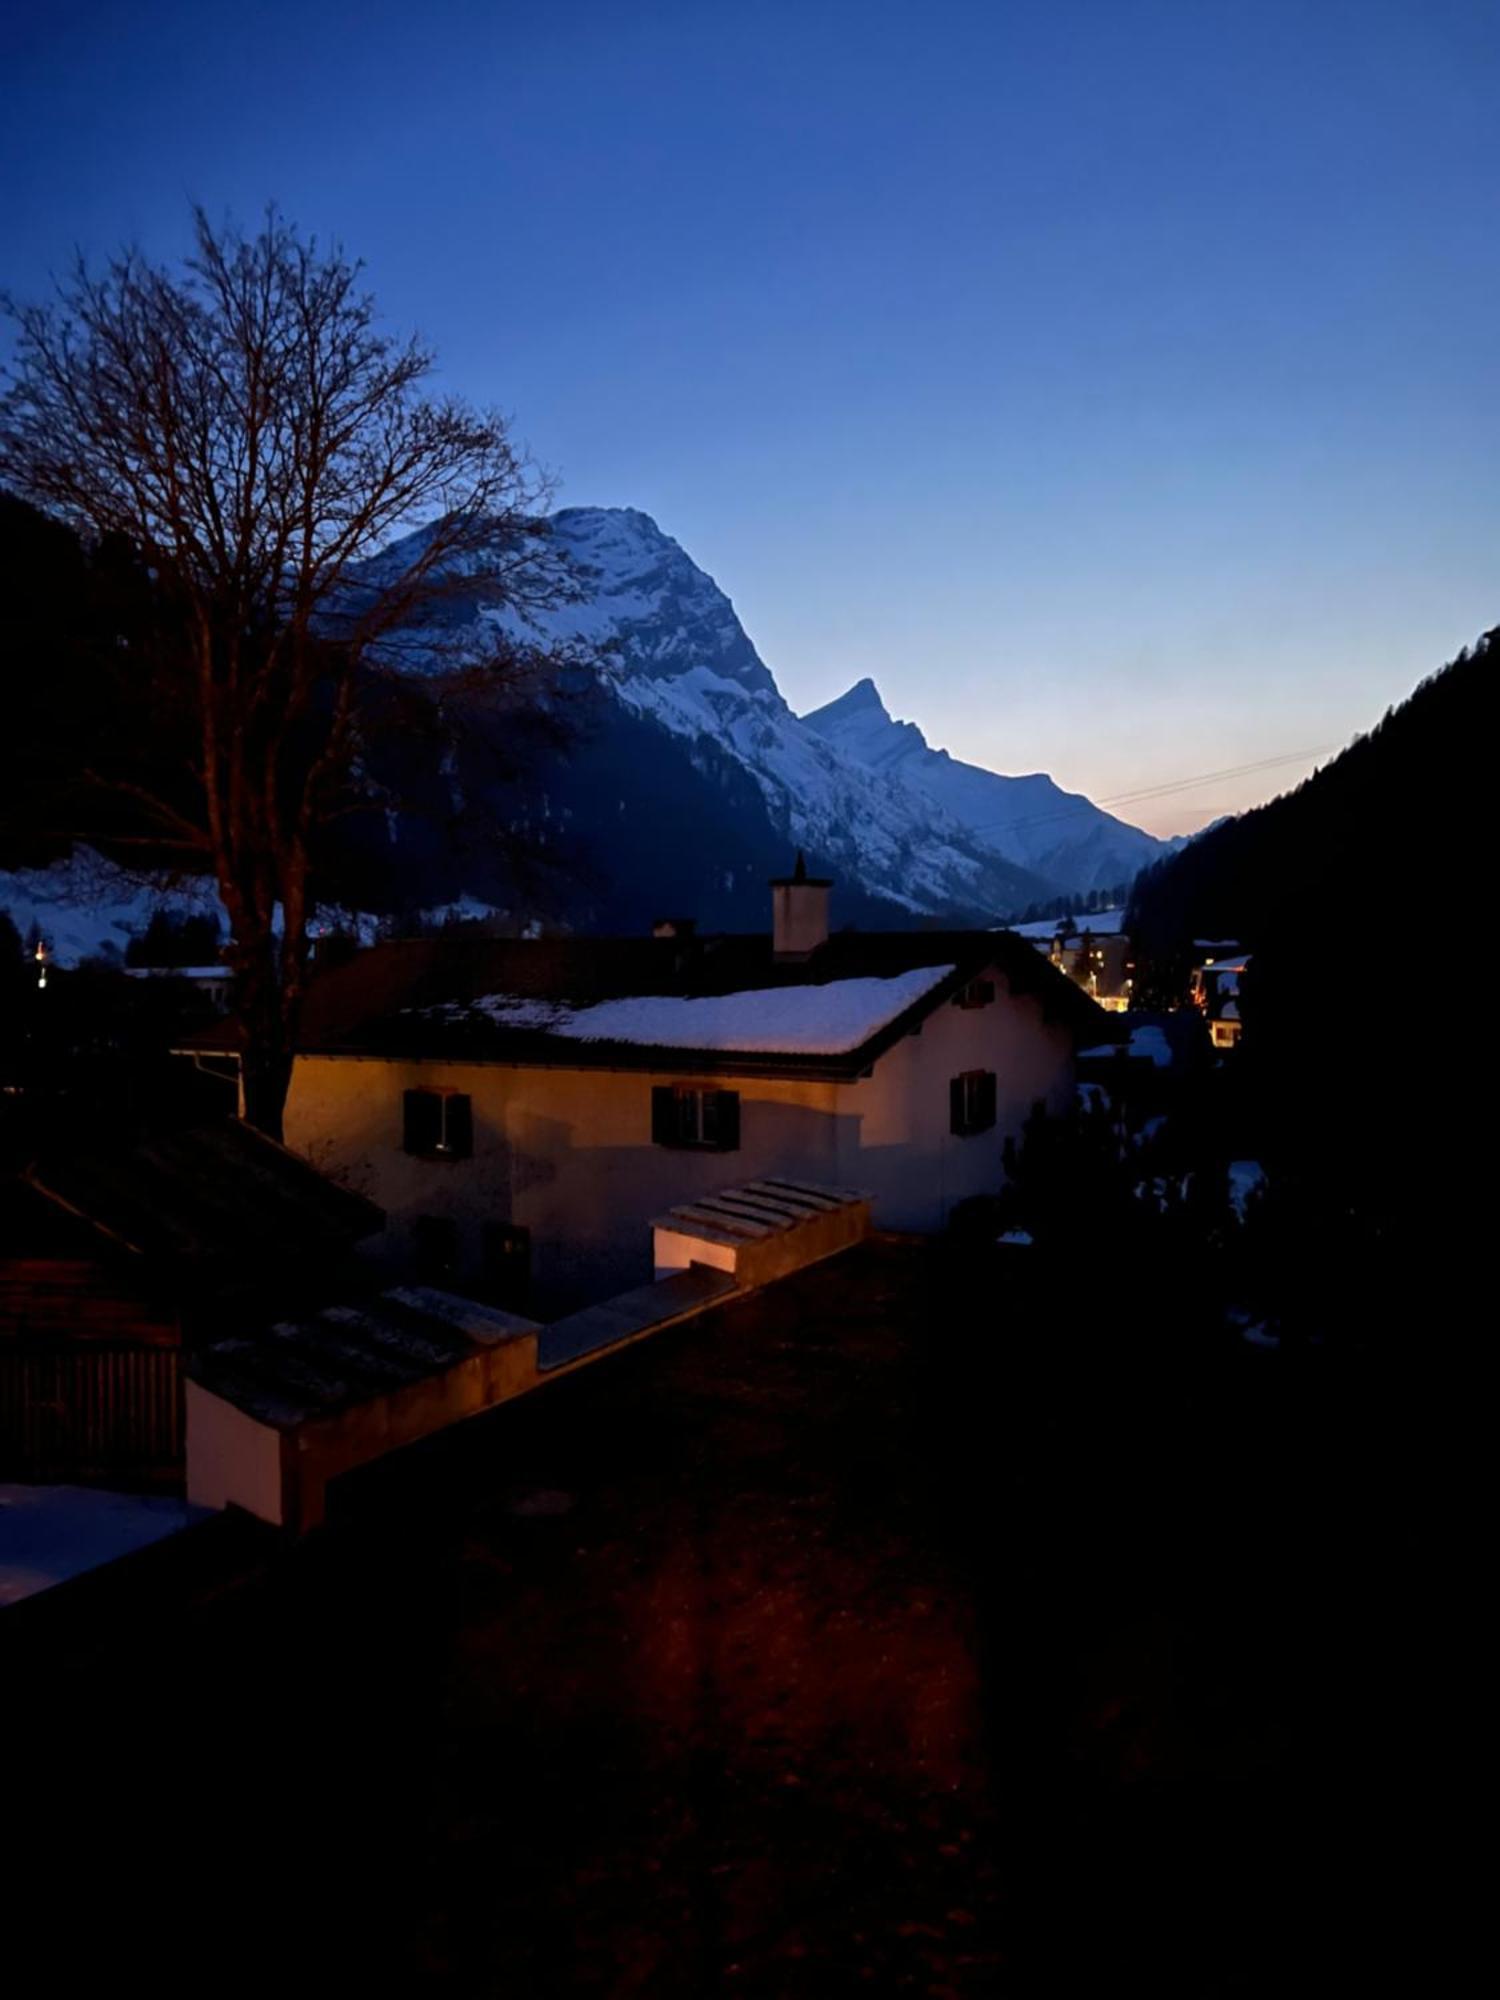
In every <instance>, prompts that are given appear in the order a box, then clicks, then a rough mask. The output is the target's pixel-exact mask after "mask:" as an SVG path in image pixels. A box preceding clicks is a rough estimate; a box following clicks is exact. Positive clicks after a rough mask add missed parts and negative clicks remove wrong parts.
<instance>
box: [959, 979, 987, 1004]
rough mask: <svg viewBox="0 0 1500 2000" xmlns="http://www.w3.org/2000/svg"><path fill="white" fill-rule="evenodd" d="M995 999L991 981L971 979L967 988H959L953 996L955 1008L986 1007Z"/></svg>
mask: <svg viewBox="0 0 1500 2000" xmlns="http://www.w3.org/2000/svg"><path fill="white" fill-rule="evenodd" d="M994 998H995V982H994V980H993V979H971V980H970V981H969V983H968V985H967V986H961V987H960V988H959V989H958V991H957V993H955V994H954V996H953V1004H954V1006H955V1007H988V1006H989V1005H990V1004H991V1003H992V1002H993V1000H994Z"/></svg>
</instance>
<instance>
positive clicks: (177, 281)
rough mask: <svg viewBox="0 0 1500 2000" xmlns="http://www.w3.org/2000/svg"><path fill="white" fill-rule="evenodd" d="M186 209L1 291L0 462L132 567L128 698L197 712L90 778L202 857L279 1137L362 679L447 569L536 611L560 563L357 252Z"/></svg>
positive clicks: (516, 463) (499, 459)
mask: <svg viewBox="0 0 1500 2000" xmlns="http://www.w3.org/2000/svg"><path fill="white" fill-rule="evenodd" d="M195 224H196V247H195V251H194V254H193V255H192V256H191V257H190V258H188V259H187V260H186V261H185V262H184V263H183V264H182V265H181V266H180V267H178V268H166V267H163V266H160V265H157V264H154V263H152V262H151V261H149V260H148V259H147V258H145V257H144V256H143V255H142V254H141V253H139V252H138V251H130V252H127V253H125V254H123V255H122V256H120V257H118V258H117V259H116V260H115V261H113V262H112V263H111V264H110V265H109V267H108V268H107V269H106V270H105V271H104V272H103V273H102V274H100V275H95V274H94V273H93V272H91V271H90V270H89V269H88V268H87V267H86V265H85V264H84V263H83V262H82V261H81V260H80V261H79V262H78V264H77V265H76V267H75V268H74V270H73V271H72V273H71V275H70V276H69V278H68V279H67V280H66V281H65V282H63V283H62V284H60V285H59V286H58V287H57V293H56V297H55V298H54V299H53V300H52V301H51V302H49V303H44V304H20V305H17V304H14V303H10V302H7V311H8V313H9V316H10V317H11V319H12V320H13V322H14V325H15V329H16V341H15V352H14V357H13V360H12V363H11V366H10V368H9V369H8V370H7V377H6V383H5V390H4V394H3V396H0V484H3V485H4V486H7V487H9V489H10V490H11V491H13V492H15V493H17V494H19V495H21V496H22V497H23V498H25V499H26V500H29V501H30V502H32V503H33V504H34V505H36V506H39V507H41V508H43V509H45V510H47V511H48V512H50V513H52V514H54V515H57V516H60V517H61V518H63V519H64V520H66V521H67V522H68V523H70V524H71V525H72V526H73V527H74V528H76V529H78V530H79V531H81V532H82V533H83V534H84V535H85V537H86V538H89V539H91V540H92V541H94V542H95V543H96V544H97V543H103V542H105V541H108V540H110V539H115V538H118V539H122V540H123V541H124V542H125V543H127V544H128V545H130V547H131V548H133V549H134V550H135V551H136V552H137V554H138V557H139V560H140V562H141V563H142V564H143V565H144V566H145V572H146V575H147V576H148V577H149V579H150V592H151V596H152V601H153V604H154V606H155V613H154V616H153V619H152V621H151V624H150V633H149V638H148V639H147V641H146V642H145V643H142V644H137V645H136V646H135V647H134V649H133V653H132V657H131V658H130V660H129V662H128V667H127V670H128V671H130V672H132V673H136V674H138V675H139V680H140V685H139V689H138V694H139V702H140V704H141V707H142V710H143V711H148V712H155V713H157V714H164V713H166V714H170V715H171V716H172V718H173V720H174V724H175V725H177V726H179V727H180V724H181V722H182V720H183V719H184V718H186V719H187V721H188V723H189V725H190V726H189V729H188V731H187V736H186V745H185V762H186V765H187V768H186V770H182V769H178V768H173V769H170V770H168V771H166V772H163V771H162V770H161V769H160V768H159V765H158V766H155V767H154V766H153V765H152V764H151V763H149V762H148V763H147V765H146V766H145V768H144V769H129V770H125V771H121V770H120V769H118V768H116V769H113V770H111V771H108V772H104V771H101V772H99V773H97V774H95V775H97V776H98V778H99V781H100V783H101V784H105V783H107V784H109V785H110V786H112V787H113V788H114V789H115V790H116V791H117V792H120V793H123V794H125V795H126V796H128V797H129V798H130V800H131V802H132V804H133V806H134V808H135V809H136V810H137V811H138V813H139V815H140V820H141V824H142V825H143V827H144V828H145V835H144V836H143V837H145V838H147V839H149V841H150V843H151V845H152V846H153V847H154V848H155V849H157V850H158V851H168V852H173V853H176V854H179V855H180V856H181V858H182V859H183V862H184V865H186V866H196V867H198V868H211V869H212V871H213V873H214V875H215V877H216V879H217V882H218V888H219V893H220V895H221V897H222V899H223V902H224V906H225V908H226V910H227V912H228V915H229V921H230V928H231V932H232V947H231V949H232V963H233V968H234V972H235V975H236V1010H237V1014H238V1019H239V1022H240V1026H241V1030H242V1035H243V1044H244V1070H243V1075H244V1093H245V1107H246V1115H247V1116H248V1117H249V1119H250V1120H251V1121H252V1122H253V1123H254V1124H256V1125H258V1126H259V1127H260V1128H261V1129H262V1130H263V1131H266V1132H269V1133H271V1134H272V1135H274V1136H279V1135H280V1132H281V1121H282V1110H283V1106H284V1103H285V1099H286V1093H287V1088H288V1085H289V1083H290V1080H291V1065H292V1052H293V1049H294V1047H295V1042H296V1036H297V1029H298V1021H299V1016H300V1014H301V1009H302V1002H303V995H304V990H305V987H306V984H307V977H308V962H309V921H310V918H311V917H312V915H313V905H314V899H315V894H316V868H315V849H316V844H317V838H318V835H319V831H320V829H321V828H323V827H324V826H325V825H326V824H327V822H328V820H329V818H330V817H331V816H332V815H335V814H337V813H338V812H339V811H340V810H342V809H343V808H344V806H345V805H346V804H347V801H348V797H349V790H350V782H351V775H352V774H356V773H357V772H358V770H359V767H360V760H361V753H362V749H363V747H364V740H365V739H364V732H365V730H366V728H367V725H368V718H369V713H370V700H369V696H370V692H371V689H372V687H373V686H374V685H375V683H376V681H377V679H378V676H379V674H380V673H381V671H383V670H384V671H389V669H390V666H391V662H392V656H393V651H394V649H395V648H397V647H398V646H399V645H400V644H401V643H402V638H401V635H403V634H405V633H409V632H410V631H411V630H412V629H413V628H414V627H417V628H422V627H424V626H425V627H427V628H429V629H430V628H431V627H432V626H433V625H437V626H440V625H441V620H440V618H439V619H433V618H432V617H431V611H432V607H433V604H434V600H436V599H439V598H441V597H443V596H444V595H446V594H448V593H450V592H452V591H454V590H456V589H462V590H464V591H465V592H466V593H475V594H477V595H479V596H480V598H481V599H482V601H483V602H484V603H485V604H486V606H495V607H509V608H511V609H512V610H514V611H515V612H518V613H519V614H521V616H522V618H523V619H524V617H525V616H526V614H528V613H532V612H535V611H536V610H538V609H541V608H543V607H545V605H547V604H548V603H550V602H555V601H556V599H557V598H558V596H559V595H566V594H567V585H566V583H565V582H564V581H562V580H561V577H560V572H559V568H558V566H557V563H556V561H555V559H554V558H552V557H551V555H550V553H549V550H548V547H547V542H546V537H545V534H544V532H543V531H542V526H541V523H540V522H539V520H538V515H539V512H540V510H541V508H542V507H543V506H544V504H545V500H546V485H545V481H544V480H542V479H541V478H540V477H539V476H538V475H537V474H536V472H535V471H534V469H533V468H532V466H531V465H530V463H529V462H528V460H527V459H526V457H525V455H524V454H523V453H522V452H521V451H520V450H519V449H518V448H517V447H516V446H515V444H514V443H513V442H512V439H511V436H510V431H509V427H508V425H507V423H506V421H505V420H504V419H503V418H502V417H500V416H499V415H496V414H494V413H492V412H482V411H476V410H474V409H472V408H471V407H469V406H468V405H467V404H465V403H463V402H460V401H458V400H455V399H453V398H451V397H445V396H440V395H434V394H432V393H430V392H429V388H428V384H429V380H430V377H431V375H432V371H433V365H434V364H433V356H432V354H431V352H430V351H429V350H428V348H427V347H426V346H425V345H424V344H423V343H422V342H421V341H420V340H417V339H407V340H401V339H397V338H395V337H393V336H392V335H390V334H389V333H387V332H386V331H384V330H383V329H382V327H381V326H380V324H379V322H378V320H377V317H376V311H375V306H374V302H373V300H372V299H371V297H370V296H369V294H368V293H367V292H365V291H364V290H363V289H362V285H361V278H360V266H359V265H358V264H356V263H354V262H352V261H350V260H349V259H348V258H347V257H346V256H345V255H344V253H343V251H342V250H341V249H340V248H338V247H337V246H334V247H332V248H328V249H324V248H320V247H319V245H318V244H317V243H316V241H314V240H312V239H303V238H302V237H301V236H299V234H298V233H297V231H296V230H295V229H294V228H292V227H291V226H290V225H288V224H287V223H286V222H285V221H284V220H283V219H282V218H281V217H280V216H279V214H278V213H277V212H276V211H275V210H271V211H268V213H267V215H266V218H265V221H264V223H263V225H262V227H261V228H260V229H259V230H258V232H256V233H255V234H254V235H246V234H245V233H244V232H242V231H240V230H238V229H236V228H233V227H224V228H216V227H215V226H213V225H212V224H211V223H210V222H209V221H208V219H207V217H206V216H205V215H204V213H203V212H202V210H201V209H200V210H198V211H196V213H195ZM417 529H420V530H421V532H420V533H413V532H412V531H413V530H417ZM398 538H405V539H401V541H400V546H399V548H397V549H392V548H391V545H392V543H393V542H395V541H396V540H397V539H398ZM383 552H385V553H383ZM504 622H505V621H504V620H503V619H502V620H500V621H493V622H492V623H491V624H490V626H489V627H488V628H487V629H490V630H492V631H493V632H494V633H496V634H497V635H498V634H499V633H500V632H501V631H502V629H503V627H504ZM517 653H518V649H517V647H516V646H515V644H514V643H510V642H507V641H505V640H504V639H503V638H501V637H499V636H496V638H495V640H494V645H493V651H492V654H491V656H490V657H489V658H487V659H485V660H481V661H476V660H475V659H474V658H473V657H472V656H470V657H467V658H465V659H464V660H462V661H461V662H459V663H457V664H458V665H459V666H460V667H461V669H462V671H463V674H464V676H465V678H466V679H467V681H468V682H469V683H470V684H472V683H473V681H474V679H475V678H476V675H478V676H481V677H482V675H483V674H484V673H485V672H487V671H488V672H494V671H496V670H498V669H500V668H502V667H513V666H514V664H515V661H516V659H517ZM132 699H135V691H134V690H133V691H132ZM179 761H183V760H179Z"/></svg>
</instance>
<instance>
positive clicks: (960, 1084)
mask: <svg viewBox="0 0 1500 2000" xmlns="http://www.w3.org/2000/svg"><path fill="white" fill-rule="evenodd" d="M948 1129H949V1130H950V1131H951V1132H956V1133H958V1134H959V1136H960V1137H962V1136H963V1133H964V1131H965V1130H966V1127H965V1125H964V1080H963V1078H962V1077H961V1076H956V1077H954V1079H953V1081H952V1082H951V1083H950V1084H949V1086H948Z"/></svg>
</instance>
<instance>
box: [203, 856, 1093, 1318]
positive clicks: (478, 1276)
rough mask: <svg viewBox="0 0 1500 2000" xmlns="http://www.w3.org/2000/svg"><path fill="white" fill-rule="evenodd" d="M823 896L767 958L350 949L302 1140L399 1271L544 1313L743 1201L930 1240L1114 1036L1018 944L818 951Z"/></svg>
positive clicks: (333, 983) (319, 1040)
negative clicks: (763, 1199)
mask: <svg viewBox="0 0 1500 2000" xmlns="http://www.w3.org/2000/svg"><path fill="white" fill-rule="evenodd" d="M828 888H829V885H828V884H827V883H826V882H819V881H813V880H809V879H808V878H807V877H806V875H805V873H804V871H803V870H802V868H801V864H800V858H799V866H798V871H797V873H796V874H795V875H794V876H792V877H789V878H787V879H785V880H783V881H779V882H777V883H775V884H773V914H774V927H773V931H772V933H771V935H769V936H766V935H761V936H749V937H746V936H738V937H711V936H703V937H700V936H698V935H696V934H695V932H694V930H693V927H692V926H691V925H690V924H688V923H685V922H669V923H664V924H661V925H658V926H657V930H656V934H655V935H654V936H652V937H650V938H620V939H536V940H501V939H492V938H477V937H465V936H461V935H460V936H449V937H442V938H427V939H415V940H412V941H409V942H398V943H391V944H384V945H378V946H376V947H374V948H373V949H372V950H369V951H366V952H362V953H360V954H359V955H358V956H357V957H355V958H353V959H352V960H350V961H348V962H347V963H346V964H344V965H342V966H340V967H339V968H337V969H336V970H333V971H330V972H328V973H326V974H324V975H323V976H322V977H321V978H320V979H319V980H318V981H316V982H315V984H314V986H313V988H312V991H311V993H310V995H309V999H308V1004H307V1008H306V1013H305V1018H304V1023H303V1030H302V1035H301V1045H300V1053H299V1054H298V1056H297V1059H296V1062H295V1066H294V1071H293V1077H292V1084H291V1091H290V1095H289V1098H288V1101H287V1108H286V1142H287V1144H288V1145H289V1146H291V1147H293V1148H295V1149H296V1150H297V1151H298V1152H300V1153H302V1154H303V1155H304V1156H305V1157H306V1158H307V1159H308V1160H310V1161H311V1162H312V1163H313V1164H314V1165H315V1166H317V1167H319V1168H320V1169H321V1170H322V1171H323V1172H325V1173H327V1174H330V1175H332V1176H333V1177H334V1178H335V1179H336V1180H338V1181H340V1182H342V1183H343V1184H344V1185H346V1186H348V1187H349V1188H351V1189H354V1190H356V1191H357V1192H359V1193H360V1194H363V1195H366V1196H368V1197H369V1198H370V1199H371V1200H372V1201H374V1202H376V1203H378V1205H379V1206H380V1207H381V1208H382V1209H383V1210H384V1211H385V1213H386V1215H387V1217H388V1227H387V1231H386V1235H385V1238H384V1239H383V1242H384V1248H385V1253H386V1254H388V1255H389V1256H390V1257H391V1258H392V1260H393V1261H399V1262H401V1263H402V1264H403V1265H406V1266H408V1267H410V1266H411V1265H412V1263H413V1262H414V1263H415V1265H416V1267H417V1269H418V1270H419V1271H420V1272H421V1273H422V1274H423V1275H425V1276H427V1277H429V1278H430V1279H432V1280H434V1281H443V1282H449V1283H453V1284H456V1285H458V1286H460V1287H461V1288H463V1289H469V1290H474V1291H477V1292H479V1293H480V1294H481V1295H484V1296H489V1297H491V1298H493V1299H495V1300H496V1301H497V1302H499V1303H502V1304H506V1305H510V1306H512V1307H520V1306H521V1305H523V1304H525V1305H528V1306H529V1307H530V1308H531V1309H532V1310H537V1309H541V1310H544V1311H547V1310H557V1309H559V1308H561V1307H567V1306H571V1305H573V1304H576V1303H578V1302H579V1301H582V1300H586V1299H588V1298H591V1297H599V1296H602V1295H604V1294H605V1293H608V1292H610V1291H616V1290H619V1289H620V1288H621V1287H622V1286H624V1285H628V1284H631V1283H635V1282H638V1281H640V1280H641V1279H643V1278H646V1277H649V1276H650V1268H649V1248H648V1246H649V1242H650V1230H649V1226H648V1225H649V1224H650V1222H651V1219H652V1218H653V1217H654V1216H656V1215H658V1214H660V1213H661V1211H663V1210H664V1209H668V1208H671V1207H673V1206H674V1205H676V1204H680V1203H682V1202H685V1201H691V1199H692V1198H693V1196H694V1195H695V1194H698V1195H703V1194H707V1193H709V1192H710V1191H711V1190H713V1189H715V1188H720V1187H722V1186H724V1185H725V1184H726V1183H727V1182H730V1181H737V1182H746V1181H750V1180H753V1179H756V1178H757V1177H767V1176H772V1177H774V1176H777V1175H784V1176H792V1177H797V1178H801V1179H804V1180H808V1181H812V1182H816V1183H820V1184H824V1185H833V1186H839V1187H852V1188H858V1189H861V1190H863V1191H866V1192H867V1193H868V1194H869V1195H870V1196H871V1198H872V1202H873V1217H874V1221H875V1223H876V1225H877V1226H878V1227H885V1228H895V1229H910V1230H931V1229H936V1228H939V1227H941V1226H942V1224H943V1223H944V1222H945V1220H946V1219H947V1217H948V1215H949V1214H950V1212H951V1211H952V1209H953V1208H954V1206H955V1204H957V1203H958V1202H961V1201H963V1200H964V1199H965V1198H966V1197H968V1196H971V1195H976V1194H983V1193H986V1192H990V1191H993V1190H995V1189H997V1188H998V1187H999V1186H1000V1184H1001V1182H1002V1180H1003V1178H1004V1167H1003V1157H1002V1156H1003V1151H1004V1146H1005V1142H1006V1140H1007V1139H1009V1138H1011V1137H1013V1136H1015V1135H1017V1134H1019V1132H1020V1130H1021V1127H1022V1125H1023V1123H1024V1122H1025V1120H1026V1118H1027V1117H1028V1116H1029V1115H1030V1113H1031V1111H1032V1109H1033V1107H1034V1106H1036V1105H1037V1104H1039V1103H1040V1104H1045V1105H1046V1106H1048V1107H1049V1108H1050V1109H1054V1110H1055V1109H1059V1108H1062V1107H1064V1106H1065V1105H1066V1104H1067V1103H1068V1102H1070V1101H1071V1098H1072V1095H1073V1089H1074V1076H1073V1058H1074V1052H1075V1049H1076V1047H1077V1045H1078V1042H1079V1039H1080V1038H1082V1039H1083V1040H1085V1041H1087V1042H1097V1041H1099V1040H1100V1039H1101V1037H1102V1034H1103V1033H1105V1032H1107V1030H1106V1029H1105V1023H1104V1019H1103V1016H1102V1015H1101V1014H1100V1012H1099V1010H1098V1009H1097V1008H1096V1007H1095V1006H1094V1004H1093V1003H1092V1001H1090V1000H1089V999H1088V998H1087V996H1086V995H1084V994H1083V993H1081V992H1080V991H1079V989H1078V987H1077V986H1076V985H1075V984H1074V983H1073V982H1072V981H1071V980H1069V979H1067V978H1065V977H1064V976H1063V975H1062V974H1061V973H1060V972H1058V971H1056V970H1054V968H1053V967H1051V966H1050V965H1049V964H1048V963H1047V961H1046V960H1045V959H1044V958H1042V957H1041V956H1040V955H1039V954H1038V953H1037V952H1035V951H1034V950H1033V949H1032V948H1031V947H1030V945H1028V944H1027V943H1025V942H1023V941H1022V940H1020V939H1018V938H1016V937H1014V936H1013V935H1011V934H1010V933H1008V932H1003V931H1002V932H995V931H947V932H919V931H910V932H852V931H851V932H841V933H835V934H833V935H830V934H829V930H828ZM213 1041H214V1037H213V1036H212V1035H209V1036H206V1037H205V1039H204V1040H203V1041H202V1042H201V1043H200V1044H199V1046H200V1047H201V1048H203V1049H205V1050H206V1049H208V1048H209V1047H210V1045H211V1044H212V1043H213ZM217 1045H218V1046H219V1047H221V1048H222V1046H223V1043H222V1042H219V1043H218V1044H217Z"/></svg>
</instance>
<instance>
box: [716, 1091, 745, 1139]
mask: <svg viewBox="0 0 1500 2000" xmlns="http://www.w3.org/2000/svg"><path fill="white" fill-rule="evenodd" d="M714 1095H715V1096H716V1097H717V1098H718V1100H719V1120H718V1129H717V1133H716V1136H715V1139H714V1144H715V1145H716V1146H717V1147H718V1149H719V1151H720V1152H721V1153H737V1152H738V1151H739V1147H740V1094H739V1092H738V1091H737V1090H719V1091H716V1092H715V1093H714Z"/></svg>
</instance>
